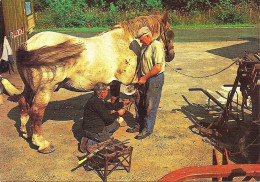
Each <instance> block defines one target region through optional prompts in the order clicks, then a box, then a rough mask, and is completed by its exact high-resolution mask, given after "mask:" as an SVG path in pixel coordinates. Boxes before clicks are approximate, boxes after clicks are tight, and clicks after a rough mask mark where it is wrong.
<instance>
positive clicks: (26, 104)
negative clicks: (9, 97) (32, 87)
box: [18, 87, 33, 138]
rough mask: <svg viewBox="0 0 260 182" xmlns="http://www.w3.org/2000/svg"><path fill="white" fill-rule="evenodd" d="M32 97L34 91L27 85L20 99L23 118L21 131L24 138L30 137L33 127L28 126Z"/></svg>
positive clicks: (21, 117)
mask: <svg viewBox="0 0 260 182" xmlns="http://www.w3.org/2000/svg"><path fill="white" fill-rule="evenodd" d="M32 97H33V95H32V93H31V92H30V91H29V90H28V89H27V88H26V87H25V89H24V91H23V93H22V94H21V97H20V99H19V101H18V103H19V108H20V119H21V126H20V132H21V134H22V136H23V137H24V138H28V137H30V136H31V129H30V126H28V120H29V111H30V104H31V100H32Z"/></svg>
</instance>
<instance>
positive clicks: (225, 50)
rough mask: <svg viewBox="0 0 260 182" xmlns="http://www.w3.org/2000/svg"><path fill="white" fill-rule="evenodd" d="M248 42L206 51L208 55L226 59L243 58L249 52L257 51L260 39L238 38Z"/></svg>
mask: <svg viewBox="0 0 260 182" xmlns="http://www.w3.org/2000/svg"><path fill="white" fill-rule="evenodd" d="M240 39H241V40H245V41H248V42H245V43H242V44H235V45H232V46H227V47H221V48H217V49H211V50H208V51H207V52H208V53H211V54H215V55H218V56H221V57H225V58H228V59H234V58H237V57H240V58H241V57H243V56H244V55H246V54H247V53H249V52H252V53H255V52H258V51H259V41H260V39H258V38H254V37H245V38H240Z"/></svg>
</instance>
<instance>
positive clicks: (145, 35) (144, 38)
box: [136, 26, 153, 46]
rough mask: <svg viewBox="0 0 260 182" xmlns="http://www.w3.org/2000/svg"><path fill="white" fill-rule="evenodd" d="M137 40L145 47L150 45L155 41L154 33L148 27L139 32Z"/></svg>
mask: <svg viewBox="0 0 260 182" xmlns="http://www.w3.org/2000/svg"><path fill="white" fill-rule="evenodd" d="M136 38H137V39H139V40H140V42H141V43H142V44H143V45H145V46H147V45H149V44H150V43H151V42H152V41H153V37H152V32H151V30H150V29H149V28H148V27H146V26H145V27H142V28H140V29H139V30H138V32H137V35H136Z"/></svg>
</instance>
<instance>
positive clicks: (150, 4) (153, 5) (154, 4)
mask: <svg viewBox="0 0 260 182" xmlns="http://www.w3.org/2000/svg"><path fill="white" fill-rule="evenodd" d="M142 7H143V8H144V9H147V10H152V9H157V8H158V9H161V8H162V2H161V0H145V3H143V4H142Z"/></svg>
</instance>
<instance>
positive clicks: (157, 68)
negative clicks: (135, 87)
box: [138, 64, 162, 85]
mask: <svg viewBox="0 0 260 182" xmlns="http://www.w3.org/2000/svg"><path fill="white" fill-rule="evenodd" d="M161 69H162V64H156V65H154V67H153V68H152V69H151V70H150V71H149V72H148V73H147V74H146V75H144V76H142V77H141V78H140V79H139V82H138V83H139V84H140V85H141V84H145V82H146V81H147V80H148V79H149V78H151V77H153V76H155V75H157V74H158V73H160V71H161Z"/></svg>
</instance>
